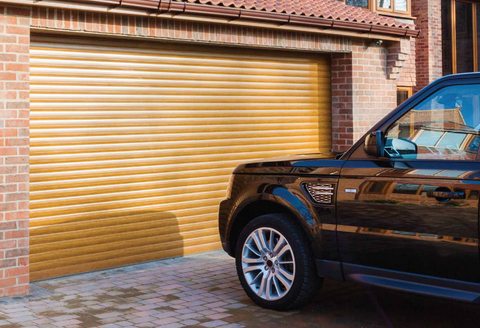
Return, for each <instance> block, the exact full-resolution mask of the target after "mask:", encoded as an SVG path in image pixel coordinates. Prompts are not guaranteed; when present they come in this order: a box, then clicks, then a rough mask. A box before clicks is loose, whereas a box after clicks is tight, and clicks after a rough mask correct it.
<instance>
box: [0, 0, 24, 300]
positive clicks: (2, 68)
mask: <svg viewBox="0 0 480 328" xmlns="http://www.w3.org/2000/svg"><path fill="white" fill-rule="evenodd" d="M29 43H30V9H29V8H27V7H22V8H15V7H6V6H0V94H1V97H0V296H13V295H22V294H26V293H28V290H29V286H28V282H29V273H28V265H29V262H28V219H29V212H28V211H29V207H28V190H29V175H28V163H29V157H28V155H29V137H28V136H29V113H30V111H29V106H30V104H29V82H28V81H29Z"/></svg>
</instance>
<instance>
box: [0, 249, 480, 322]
mask: <svg viewBox="0 0 480 328" xmlns="http://www.w3.org/2000/svg"><path fill="white" fill-rule="evenodd" d="M0 327H11V328H16V327H45V328H50V327H51V328H57V327H72V328H73V327H105V328H117V327H118V328H119V327H164V328H177V327H222V328H227V327H229V328H234V327H262V328H269V327H275V328H279V327H325V328H333V327H355V328H360V327H365V328H368V327H372V328H373V327H385V328H392V327H408V328H416V327H422V328H423V327H462V328H464V327H480V306H478V305H472V304H466V303H457V302H451V301H446V300H440V299H435V298H428V297H423V296H417V295H411V294H406V293H400V292H394V291H388V290H383V289H375V288H369V287H364V286H359V285H355V284H350V283H339V282H334V281H325V284H324V288H323V289H322V291H321V292H320V293H319V294H318V296H317V297H316V298H315V299H314V300H313V301H312V302H311V303H310V304H309V305H308V306H306V307H304V308H302V309H300V310H293V311H289V312H274V311H270V310H265V309H262V308H259V307H257V306H256V305H254V304H253V303H252V302H251V301H250V300H249V299H248V298H247V296H246V295H245V294H244V292H243V290H242V289H241V287H240V286H239V282H238V280H237V277H236V274H235V269H234V260H233V259H231V258H229V257H228V256H227V255H225V254H224V253H223V252H222V251H214V252H208V253H202V254H196V255H191V256H186V257H183V258H177V259H168V260H161V261H155V262H150V263H145V264H139V265H133V266H128V267H122V268H117V269H110V270H105V271H100V272H94V273H87V274H82V275H76V276H71V277H66V278H59V279H52V280H46V281H41V282H36V283H34V284H32V292H31V295H30V296H28V297H24V298H9V299H8V298H7V299H2V300H0Z"/></svg>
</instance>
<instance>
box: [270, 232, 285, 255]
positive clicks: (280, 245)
mask: <svg viewBox="0 0 480 328" xmlns="http://www.w3.org/2000/svg"><path fill="white" fill-rule="evenodd" d="M284 243H285V238H283V236H280V238H279V239H278V242H277V244H276V245H275V248H274V249H273V252H274V253H275V254H276V253H278V250H279V249H280V247H282V246H283V244H284Z"/></svg>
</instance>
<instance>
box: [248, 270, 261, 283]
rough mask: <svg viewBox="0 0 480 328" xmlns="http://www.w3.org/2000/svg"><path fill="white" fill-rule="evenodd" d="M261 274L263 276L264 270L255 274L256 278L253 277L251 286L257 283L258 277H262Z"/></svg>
mask: <svg viewBox="0 0 480 328" xmlns="http://www.w3.org/2000/svg"><path fill="white" fill-rule="evenodd" d="M261 276H263V271H260V272H259V273H258V274H257V275H256V276H255V278H253V280H252V282H250V286H251V285H254V284H256V283H257V280H258V278H260V277H261Z"/></svg>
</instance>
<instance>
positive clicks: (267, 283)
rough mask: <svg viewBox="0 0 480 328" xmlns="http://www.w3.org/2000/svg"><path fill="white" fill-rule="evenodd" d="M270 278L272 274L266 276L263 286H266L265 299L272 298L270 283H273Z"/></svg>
mask: <svg viewBox="0 0 480 328" xmlns="http://www.w3.org/2000/svg"><path fill="white" fill-rule="evenodd" d="M272 278H273V275H269V276H268V278H267V282H266V286H265V288H266V292H265V294H266V295H265V297H266V299H267V300H269V299H271V298H272V283H273V282H272Z"/></svg>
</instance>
